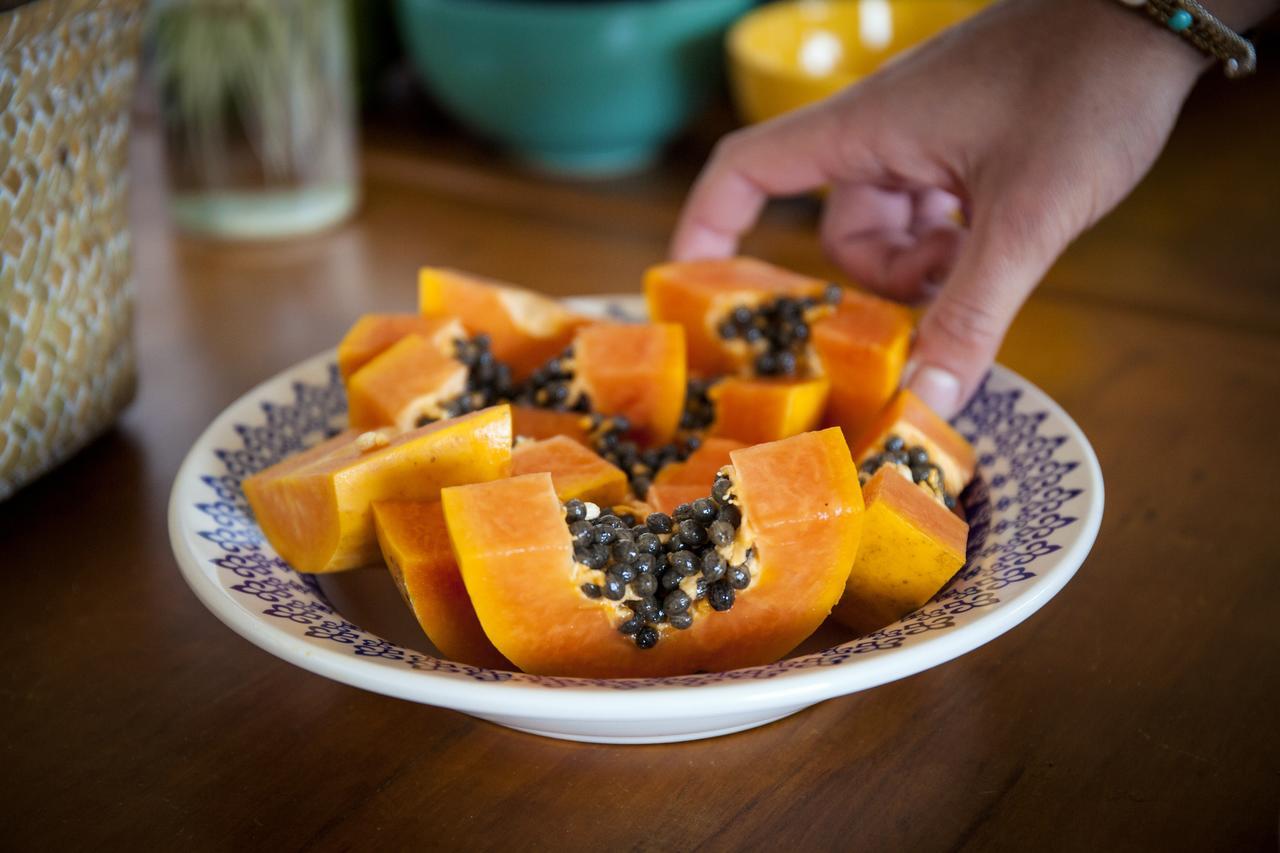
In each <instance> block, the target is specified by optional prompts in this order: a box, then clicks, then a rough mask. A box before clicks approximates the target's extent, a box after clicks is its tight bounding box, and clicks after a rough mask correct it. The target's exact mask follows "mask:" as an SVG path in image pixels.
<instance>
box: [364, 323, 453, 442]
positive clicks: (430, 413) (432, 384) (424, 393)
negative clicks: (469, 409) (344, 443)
mask: <svg viewBox="0 0 1280 853" xmlns="http://www.w3.org/2000/svg"><path fill="white" fill-rule="evenodd" d="M466 387H467V368H466V366H465V365H463V364H462V362H460V361H458V360H457V359H455V358H453V357H452V356H450V355H446V354H445V353H442V352H441V351H440V349H439V348H438V347H437V346H436V345H435V344H434V343H433V342H432V341H431V340H429V339H427V338H425V337H423V336H421V335H417V334H410V335H406V336H405V337H403V338H401V339H400V340H399V341H397V342H396V343H394V344H392V345H391V346H390V347H388V348H387V349H386V350H385V351H383V352H382V353H380V354H378V355H376V356H374V357H373V358H372V359H371V360H370V361H369V362H368V363H366V364H365V365H364V366H363V367H361V368H360V369H359V370H357V371H356V372H355V373H353V374H352V375H351V377H350V378H349V379H348V380H347V418H348V420H349V421H350V422H351V426H352V428H354V429H358V430H369V429H376V428H378V427H384V426H390V427H396V428H398V429H411V428H412V427H413V426H414V425H416V424H417V422H418V421H419V420H420V419H428V420H431V419H436V418H439V417H440V416H441V415H442V414H443V407H444V404H445V403H447V402H448V401H449V400H451V399H453V398H456V397H457V396H459V395H460V394H462V393H463V392H464V391H465V390H466Z"/></svg>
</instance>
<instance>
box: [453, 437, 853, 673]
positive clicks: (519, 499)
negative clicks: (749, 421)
mask: <svg viewBox="0 0 1280 853" xmlns="http://www.w3.org/2000/svg"><path fill="white" fill-rule="evenodd" d="M726 475H727V476H726V477H725V479H726V480H727V481H728V486H729V487H728V489H727V491H725V490H721V492H720V493H721V497H722V499H723V501H724V503H725V504H731V505H733V507H734V508H735V511H736V513H738V518H739V519H740V521H739V523H738V526H737V527H736V531H735V530H733V529H732V525H730V527H728V528H726V527H721V528H719V530H720V534H725V531H726V530H727V531H728V532H727V534H726V535H727V538H726V535H720V542H719V544H716V543H715V542H709V541H707V540H702V541H703V544H702V545H699V546H694V545H692V544H689V543H686V544H685V545H684V546H683V551H684V552H688V553H689V556H688V558H687V559H688V560H689V561H690V562H689V563H688V565H689V566H707V565H708V564H709V563H710V565H711V567H712V568H713V569H715V572H717V573H718V574H714V573H713V576H712V577H713V578H714V579H713V580H711V581H710V582H708V579H707V578H706V577H705V576H704V575H700V574H699V569H698V568H693V569H692V573H691V574H686V573H685V572H683V571H679V569H678V568H677V567H676V565H677V563H679V562H680V560H682V559H685V558H677V559H676V562H674V563H673V562H668V561H665V560H664V561H662V562H655V563H654V564H653V565H652V566H651V570H652V573H650V572H640V573H638V574H635V575H634V576H633V577H632V579H630V580H628V579H626V578H624V577H622V576H621V575H619V574H617V572H618V571H619V566H620V565H622V564H620V563H619V562H618V561H617V557H616V556H608V557H607V558H606V559H605V562H603V563H598V565H602V566H603V567H604V568H607V569H608V574H606V573H605V572H602V571H600V570H598V569H593V568H588V566H587V565H586V564H584V563H583V562H580V561H579V558H581V559H591V554H592V553H593V552H590V551H587V550H584V548H590V547H594V546H578V547H577V549H575V545H574V537H575V535H577V534H576V533H573V532H571V527H570V525H569V524H567V523H566V516H565V513H566V507H565V506H564V505H563V504H562V503H561V501H560V499H559V497H558V496H557V495H556V493H555V489H554V486H553V483H552V480H551V477H550V475H548V474H529V475H525V476H522V477H513V478H510V479H506V480H499V481H494V482H490V483H481V484H475V485H470V486H459V487H455V488H449V489H445V490H444V491H443V492H442V502H443V505H444V512H445V520H446V523H447V525H448V528H449V536H450V540H451V542H452V543H453V549H454V554H455V556H456V557H457V559H458V565H459V568H460V569H461V571H462V577H463V581H464V583H465V584H466V586H467V591H468V593H469V595H470V597H471V601H472V603H473V604H474V606H475V609H476V615H477V616H478V617H479V619H480V623H481V625H483V626H484V629H485V633H486V634H487V635H488V637H489V638H490V640H492V641H493V644H494V645H495V646H496V647H497V648H498V650H499V651H500V652H502V653H503V654H504V655H505V656H506V657H507V658H509V659H510V660H511V661H512V662H513V663H515V664H516V665H517V666H519V667H520V668H521V669H524V670H526V671H528V672H534V673H539V674H548V675H566V676H584V677H641V676H662V675H675V674H681V673H690V672H697V671H711V670H719V669H732V668H737V667H743V666H752V665H757V664H763V663H767V662H769V661H773V660H776V659H778V658H779V657H781V656H782V655H784V654H786V653H787V652H788V651H790V650H791V649H792V648H794V647H795V646H796V645H797V644H799V643H800V642H801V641H802V640H804V638H805V637H807V636H808V635H809V634H810V633H812V632H813V630H814V629H815V628H817V626H818V625H819V624H820V623H821V622H822V620H823V619H825V618H826V616H827V615H828V614H829V613H830V610H831V607H832V606H833V605H834V604H835V602H836V600H837V599H838V598H839V596H840V594H841V592H842V591H843V589H844V585H845V580H846V578H847V577H848V572H849V568H850V566H851V565H852V562H853V558H854V554H855V552H856V550H857V545H858V539H859V536H860V532H861V524H862V498H861V493H860V490H859V486H858V480H857V472H856V470H855V469H854V467H853V462H852V460H851V459H850V457H849V450H848V446H847V445H846V444H845V442H844V439H843V438H842V437H841V436H840V434H839V432H838V431H834V430H833V431H826V432H820V433H806V434H804V435H800V436H794V437H792V438H790V439H785V440H783V441H781V442H775V443H772V444H765V445H760V446H757V447H753V448H743V449H740V450H735V451H733V468H732V469H729V470H727V471H726ZM689 488H693V487H689ZM716 488H719V485H717V487H716ZM711 491H712V489H711V488H709V487H706V486H704V487H703V488H702V489H701V494H702V496H703V498H704V499H705V500H706V501H707V506H709V507H710V508H711V511H712V514H713V516H714V515H715V508H716V506H717V504H715V503H714V502H712V499H711V498H710V497H708V493H709V492H711ZM775 492H781V493H783V495H784V497H785V498H786V500H785V502H784V501H779V500H776V499H775V498H774V497H773V494H774V493H775ZM757 504H758V507H757ZM695 511H697V509H696V505H694V508H693V509H690V510H689V512H695ZM726 511H727V507H724V506H721V507H720V513H721V514H720V515H719V516H718V517H717V518H716V520H715V521H714V522H702V524H703V525H704V526H703V528H702V529H703V530H704V531H708V532H709V531H710V527H707V526H705V525H706V524H721V525H729V524H730V523H729V522H728V521H725V518H726V517H727V516H725V515H724V514H723V513H724V512H726ZM683 521H688V522H690V523H695V521H694V518H693V517H692V516H689V517H687V518H685V519H683ZM593 524H594V525H595V527H592V525H593ZM618 524H619V525H622V526H625V525H626V524H628V522H626V521H625V520H624V521H622V522H618ZM574 525H575V527H576V526H577V525H586V527H584V528H583V530H584V531H587V532H591V531H595V532H594V533H592V534H591V535H597V536H598V531H599V530H600V529H601V528H604V527H609V526H611V524H610V519H609V517H608V516H607V515H606V516H601V517H600V518H597V519H594V520H593V521H590V522H587V521H575V522H574ZM614 529H617V528H614ZM681 536H682V537H684V536H685V533H684V531H683V529H681ZM665 538H669V535H668V534H666V533H662V534H660V535H659V539H660V540H661V539H665ZM634 541H636V542H639V541H640V539H639V538H638V537H636V538H635V539H634ZM622 550H626V549H622ZM609 553H610V554H612V555H616V554H617V549H614V550H612V551H610V552H609ZM677 553H681V552H677ZM708 555H710V558H709V556H708ZM597 556H598V555H597ZM643 556H647V555H642V557H640V558H637V562H636V563H635V564H634V565H636V566H638V565H640V562H642V561H643ZM720 558H723V560H721V559H720ZM702 571H705V569H704V570H702ZM668 572H678V574H677V575H676V577H677V578H679V577H680V576H684V577H683V580H681V581H680V584H679V586H678V588H676V589H670V590H666V591H665V595H664V598H663V603H662V605H661V607H662V608H670V609H671V614H670V615H667V614H666V613H665V610H664V612H663V614H658V613H657V610H656V609H655V608H657V607H658V606H659V605H657V604H656V598H651V597H649V596H648V595H647V594H646V593H645V591H644V589H643V588H642V584H644V583H649V584H655V585H657V587H658V589H659V590H662V589H663V586H662V584H661V583H660V582H658V581H655V580H654V578H657V577H658V576H659V575H660V574H662V573H668ZM642 577H648V578H649V580H648V581H642V580H641V578H642ZM611 578H612V580H610V579H611ZM731 579H733V581H734V582H735V583H738V586H736V587H734V586H732V585H730V580H731ZM699 580H701V581H702V582H703V586H702V589H703V590H704V591H705V596H704V597H699V596H698V581H699ZM611 584H612V586H611ZM677 593H678V595H677ZM673 595H675V596H676V598H675V599H673V598H672V597H671V596H673ZM680 596H683V600H680ZM646 599H648V603H647V604H646ZM625 602H630V603H625ZM676 622H680V623H681V625H684V627H680V626H679V625H677V624H675V623H676Z"/></svg>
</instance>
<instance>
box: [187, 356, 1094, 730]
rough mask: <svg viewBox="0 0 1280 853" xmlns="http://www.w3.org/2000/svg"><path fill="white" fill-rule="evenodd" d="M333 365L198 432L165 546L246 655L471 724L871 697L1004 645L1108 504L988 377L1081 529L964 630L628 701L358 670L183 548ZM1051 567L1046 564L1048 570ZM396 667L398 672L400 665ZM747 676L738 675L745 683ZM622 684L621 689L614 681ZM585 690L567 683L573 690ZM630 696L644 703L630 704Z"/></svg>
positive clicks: (1078, 448) (1058, 418)
mask: <svg viewBox="0 0 1280 853" xmlns="http://www.w3.org/2000/svg"><path fill="white" fill-rule="evenodd" d="M333 357H334V350H332V349H331V350H328V351H325V352H322V353H319V354H317V355H315V356H312V357H311V358H308V359H305V360H303V361H301V362H298V363H296V364H294V365H292V366H290V367H287V368H285V369H284V370H282V371H280V372H278V373H276V374H275V375H274V376H272V377H270V378H268V379H266V380H264V381H263V382H260V383H258V384H257V385H255V386H254V387H253V388H251V389H250V390H249V391H247V392H246V393H244V394H243V395H241V396H240V397H239V398H237V399H236V400H235V401H234V402H232V403H231V404H230V405H228V406H227V407H225V408H224V409H223V410H222V411H221V412H220V413H219V414H218V415H217V416H216V417H215V418H214V419H213V421H212V422H211V423H210V424H209V425H208V426H207V427H206V428H205V429H204V430H203V431H202V432H201V434H200V436H199V437H198V438H197V439H196V441H195V442H194V443H193V445H192V446H191V449H190V450H189V451H188V453H187V455H186V457H185V458H184V459H183V462H182V465H181V466H180V467H179V469H178V472H177V475H176V476H175V478H174V483H173V487H172V490H171V492H170V499H169V507H168V529H169V537H170V542H171V546H172V549H173V552H174V555H175V558H176V560H177V563H178V566H179V569H180V570H181V572H182V575H183V577H184V579H185V580H186V582H187V584H188V585H189V586H190V587H191V588H192V591H193V592H194V593H195V594H196V596H197V598H198V599H199V600H200V601H201V602H202V603H203V604H204V605H205V607H206V608H208V609H209V610H210V611H211V612H212V613H213V614H214V615H215V616H216V617H217V618H218V619H219V620H220V621H222V622H223V623H224V624H226V625H227V626H228V627H229V628H231V629H232V630H233V631H235V632H236V633H237V634H239V635H240V636H242V637H244V638H245V639H247V640H249V641H250V642H251V643H253V644H254V645H257V646H258V647H260V648H262V649H264V650H265V651H267V652H269V653H271V654H272V655H274V656H275V657H278V658H280V659H282V660H285V661H288V662H289V663H292V664H294V665H296V666H298V667H300V668H302V669H305V670H308V671H310V672H313V673H315V674H318V675H323V676H325V677H327V678H330V679H333V680H335V681H339V682H342V683H344V684H348V685H351V686H353V687H359V688H362V689H366V690H371V691H374V692H377V693H383V694H386V695H389V696H395V697H397V698H401V699H408V700H411V701H416V702H421V703H425V704H430V705H436V706H439V707H446V708H451V709H454V710H458V711H462V712H466V713H472V714H477V715H482V716H483V715H486V714H488V715H502V716H506V717H514V718H521V719H525V718H529V719H532V718H544V719H546V718H554V719H560V720H569V719H584V718H585V715H587V714H590V715H593V716H594V715H597V714H602V713H603V714H608V715H609V719H611V720H618V721H627V722H639V721H646V720H647V721H655V720H669V719H677V718H682V717H688V716H690V715H705V714H708V713H711V712H713V711H718V712H721V713H722V712H724V710H725V707H726V706H728V707H729V708H732V709H734V710H741V711H743V712H748V711H763V710H777V711H783V710H786V709H795V708H798V707H802V706H805V705H810V704H814V703H816V702H820V701H823V700H826V699H830V698H834V697H836V696H841V695H846V694H849V693H854V692H857V691H859V690H864V689H867V688H870V687H876V686H879V685H881V684H885V683H888V682H890V681H894V680H897V679H899V678H905V677H907V676H910V675H914V674H917V673H919V672H921V671H923V670H925V669H929V668H931V667H934V666H937V665H939V664H942V663H945V662H947V661H950V660H952V659H954V658H956V657H959V656H960V655H962V654H965V653H967V652H969V651H972V650H973V649H975V648H977V647H978V646H981V645H983V644H985V643H987V642H989V641H990V640H993V639H995V638H996V637H998V636H1000V635H1001V634H1004V633H1006V632H1007V631H1009V630H1010V629H1012V628H1013V627H1015V626H1016V625H1018V624H1019V623H1021V622H1022V621H1023V620H1025V619H1026V618H1028V617H1029V616H1031V615H1032V614H1033V613H1035V612H1036V611H1037V610H1039V609H1040V608H1041V607H1042V606H1043V605H1044V604H1045V603H1047V602H1048V601H1049V600H1050V599H1051V598H1053V597H1054V596H1055V595H1056V594H1057V593H1058V592H1059V591H1060V590H1061V589H1062V588H1063V587H1064V586H1065V585H1066V583H1067V582H1068V581H1069V580H1070V579H1071V578H1072V577H1073V576H1074V574H1075V572H1076V571H1077V570H1078V568H1079V567H1080V565H1081V564H1082V563H1083V562H1084V559H1085V557H1086V556H1087V555H1088V553H1089V551H1090V549H1091V548H1092V546H1093V543H1094V541H1095V539H1096V537H1097V533H1098V529H1099V527H1100V525H1101V520H1102V514H1103V506H1104V503H1105V496H1104V484H1103V479H1102V471H1101V468H1100V466H1099V463H1098V460H1097V457H1096V455H1095V453H1094V451H1093V449H1092V447H1091V445H1090V444H1089V442H1088V440H1087V439H1086V438H1085V436H1084V433H1083V431H1081V429H1080V428H1079V426H1078V425H1076V423H1075V422H1074V421H1073V420H1072V419H1071V417H1070V416H1069V415H1067V413H1066V412H1065V410H1063V409H1062V407H1061V406H1060V405H1058V404H1057V403H1056V402H1055V401H1054V400H1052V398H1050V397H1049V396H1048V395H1047V394H1045V393H1044V392H1043V391H1041V390H1040V389H1039V388H1037V387H1036V386H1035V385H1033V384H1032V383H1030V382H1028V381H1027V380H1025V379H1023V378H1022V377H1021V376H1019V375H1018V374H1016V373H1014V372H1013V371H1011V370H1008V369H1007V368H1004V367H1002V366H999V365H997V366H995V367H993V374H995V375H996V376H1000V377H1001V378H1003V379H1005V380H1007V381H1008V382H1010V383H1012V384H1014V385H1015V386H1016V387H1017V388H1018V389H1020V390H1021V392H1022V393H1023V394H1024V395H1026V396H1027V397H1028V398H1030V400H1031V402H1032V404H1033V405H1034V406H1035V407H1036V408H1037V409H1043V410H1045V411H1047V412H1048V413H1050V414H1051V415H1052V416H1053V418H1054V423H1053V426H1054V430H1055V432H1056V433H1059V434H1062V435H1064V436H1066V437H1067V439H1068V440H1069V441H1070V443H1071V444H1072V446H1073V447H1072V449H1073V451H1075V454H1076V456H1078V459H1079V462H1080V465H1079V467H1080V470H1081V471H1082V474H1083V476H1084V477H1085V480H1086V481H1087V487H1086V491H1087V496H1086V498H1085V501H1084V503H1083V504H1081V505H1079V506H1078V507H1077V508H1076V510H1073V511H1079V512H1080V513H1081V515H1080V521H1081V525H1080V527H1079V528H1078V529H1077V533H1076V535H1075V536H1074V537H1073V538H1072V540H1071V541H1070V542H1069V543H1068V544H1066V545H1065V546H1064V547H1063V548H1062V549H1061V550H1060V551H1058V552H1057V553H1055V554H1051V555H1049V558H1048V559H1047V561H1046V565H1047V566H1048V570H1047V571H1044V572H1042V573H1040V574H1039V576H1038V577H1037V578H1036V579H1035V583H1033V584H1028V585H1027V586H1026V587H1024V588H1023V591H1021V592H1019V594H1018V595H1017V596H1016V597H1014V598H1013V599H1012V600H1009V601H1005V602H1002V603H1001V606H998V607H994V608H992V609H991V610H989V611H987V612H985V613H984V614H983V616H982V617H980V618H976V619H973V620H972V621H970V622H968V623H967V624H964V625H961V626H958V627H955V628H952V629H949V630H946V631H942V632H937V633H936V634H934V635H932V636H928V637H924V638H922V639H921V640H920V641H919V642H918V643H915V644H909V645H907V646H904V647H901V648H895V649H892V650H890V651H888V652H886V653H884V654H881V655H873V656H869V657H867V658H865V659H861V660H860V661H859V662H858V664H857V665H855V666H821V667H812V668H806V669H795V670H787V671H780V672H777V673H776V674H774V675H772V676H771V677H768V678H751V677H744V678H740V679H729V680H721V681H715V682H711V683H700V684H656V685H655V684H641V685H638V686H636V687H635V688H633V689H627V690H621V689H616V688H606V687H602V686H599V685H595V684H591V683H589V682H590V681H591V680H590V679H575V678H562V679H561V678H550V679H547V682H559V683H555V684H551V683H545V682H544V683H538V682H536V681H523V680H511V681H481V680H472V679H466V678H457V677H453V676H451V675H447V674H442V673H436V672H431V671H418V670H413V669H408V668H405V667H404V666H403V665H395V666H393V665H391V664H392V662H385V661H382V660H381V659H379V658H361V657H357V656H354V655H351V654H349V653H345V652H344V651H343V648H342V647H336V646H335V647H332V648H330V647H328V646H322V645H319V644H317V643H313V642H308V641H306V640H304V639H303V638H300V637H297V636H294V635H292V634H290V633H288V632H287V631H286V630H285V629H284V628H283V627H282V626H280V625H276V624H271V623H270V622H269V621H268V620H266V619H265V618H264V617H263V616H262V615H261V614H259V613H255V612H253V611H251V610H249V609H248V608H247V607H245V606H244V605H243V604H242V603H241V602H240V601H239V600H237V599H234V598H232V597H231V594H230V592H229V591H228V590H227V589H226V588H225V587H224V586H223V585H222V584H221V583H219V582H218V581H217V579H216V578H215V577H213V572H211V571H209V570H206V569H205V568H204V565H203V564H204V563H206V562H207V561H204V560H202V559H201V558H200V557H199V556H197V554H196V553H195V551H194V550H193V548H192V546H191V544H190V542H189V539H190V538H192V537H193V536H194V533H195V531H194V530H192V529H189V525H188V514H189V513H190V512H191V509H190V508H191V507H192V506H194V501H195V500H196V499H197V495H196V494H195V490H196V488H197V486H198V485H201V481H200V478H199V476H198V473H199V472H201V471H204V470H205V469H207V467H208V461H209V458H210V453H211V451H212V450H213V449H214V447H215V446H216V445H215V444H214V442H215V439H216V438H217V437H219V436H220V435H222V434H226V433H227V432H228V430H230V429H231V425H232V424H233V423H234V422H236V421H238V420H239V419H242V418H243V417H244V416H245V412H247V411H249V410H251V409H255V408H257V407H259V406H260V403H261V402H262V401H263V400H264V399H267V398H268V392H269V391H271V390H273V389H278V388H279V387H281V386H287V385H288V384H289V383H291V382H293V381H296V377H297V376H298V375H300V374H303V373H305V372H307V371H318V370H319V369H321V367H322V366H327V365H328V364H329V363H330V362H331V361H332V360H333ZM1050 561H1051V562H1050ZM397 663H398V662H397ZM751 669H758V668H748V669H746V670H738V671H737V672H748V671H750V670H751ZM622 680H626V679H622ZM579 681H581V682H584V683H581V684H579V683H576V682H579ZM638 696H643V697H646V698H645V700H644V701H637V698H636V697H638Z"/></svg>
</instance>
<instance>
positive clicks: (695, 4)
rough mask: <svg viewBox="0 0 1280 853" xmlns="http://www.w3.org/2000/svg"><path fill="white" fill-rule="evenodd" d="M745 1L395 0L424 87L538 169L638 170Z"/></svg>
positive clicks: (674, 125)
mask: <svg viewBox="0 0 1280 853" xmlns="http://www.w3.org/2000/svg"><path fill="white" fill-rule="evenodd" d="M752 5H753V0H647V1H646V0H609V1H608V2H595V3H583V2H577V3H575V2H567V0H560V2H529V0H524V1H523V2H520V1H519V0H397V12H398V15H399V18H400V26H401V31H402V33H403V34H404V38H405V43H406V45H407V46H408V50H409V55H410V57H411V59H412V60H413V63H414V65H415V67H416V68H417V70H418V73H419V74H420V75H421V76H422V79H423V82H424V83H425V85H426V86H427V88H428V89H429V90H430V91H431V92H432V93H433V94H434V95H435V97H436V98H437V99H438V100H439V101H440V103H441V104H442V105H443V106H444V107H445V108H446V109H447V110H449V112H451V113H452V114H453V115H454V116H456V117H457V118H458V119H459V120H461V121H462V122H463V123H464V124H466V125H467V126H469V127H470V128H471V129H472V130H473V131H475V132H476V133H478V134H481V135H483V136H486V137H488V138H490V139H493V140H496V141H497V142H499V143H501V144H503V145H505V146H507V147H508V148H510V149H511V150H512V151H513V152H514V153H516V154H517V155H518V156H519V157H521V158H523V159H526V160H528V161H530V162H532V163H534V164H536V165H538V166H540V167H542V168H545V169H550V170H553V171H557V172H562V173H571V174H576V175H603V174H616V173H620V172H627V171H633V170H635V169H638V168H642V167H643V166H645V165H646V164H647V163H649V162H650V161H651V160H653V159H654V157H655V156H657V154H658V153H659V152H660V150H661V148H662V145H663V143H664V142H666V141H667V140H668V139H670V138H671V137H672V136H674V135H675V134H676V133H678V132H679V131H680V130H681V128H683V127H684V125H685V123H686V122H687V121H688V120H689V119H690V117H691V116H692V115H693V113H694V111H695V110H696V109H697V108H698V107H700V106H701V105H702V104H703V103H704V102H705V100H706V98H707V96H708V95H709V94H710V93H711V91H712V90H713V89H714V87H715V86H716V85H717V83H718V81H719V80H720V79H721V68H722V65H723V63H722V43H723V35H724V31H725V29H726V28H727V27H728V25H729V24H730V23H732V22H733V21H734V20H735V19H736V18H737V17H738V16H739V15H741V14H742V13H743V12H745V11H746V10H747V9H749V8H750V7H751V6H752Z"/></svg>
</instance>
